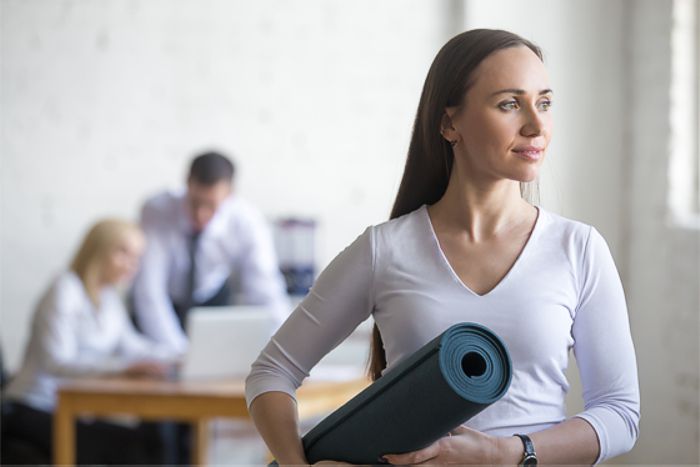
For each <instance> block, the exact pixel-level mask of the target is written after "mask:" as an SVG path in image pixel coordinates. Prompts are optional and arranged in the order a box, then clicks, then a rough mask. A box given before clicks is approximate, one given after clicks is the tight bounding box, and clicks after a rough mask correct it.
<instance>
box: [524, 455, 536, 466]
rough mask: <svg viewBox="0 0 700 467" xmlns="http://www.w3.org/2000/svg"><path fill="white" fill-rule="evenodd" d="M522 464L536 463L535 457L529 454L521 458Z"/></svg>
mask: <svg viewBox="0 0 700 467" xmlns="http://www.w3.org/2000/svg"><path fill="white" fill-rule="evenodd" d="M523 465H537V457H535V456H533V455H532V454H529V455H527V456H525V459H523Z"/></svg>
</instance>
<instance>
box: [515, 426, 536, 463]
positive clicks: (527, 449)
mask: <svg viewBox="0 0 700 467" xmlns="http://www.w3.org/2000/svg"><path fill="white" fill-rule="evenodd" d="M513 436H517V437H518V438H520V440H521V441H522V442H523V448H524V450H523V459H522V460H521V461H520V464H518V465H537V454H536V453H535V445H534V444H532V440H531V439H530V437H529V436H528V435H523V434H520V433H516V434H514V435H513Z"/></svg>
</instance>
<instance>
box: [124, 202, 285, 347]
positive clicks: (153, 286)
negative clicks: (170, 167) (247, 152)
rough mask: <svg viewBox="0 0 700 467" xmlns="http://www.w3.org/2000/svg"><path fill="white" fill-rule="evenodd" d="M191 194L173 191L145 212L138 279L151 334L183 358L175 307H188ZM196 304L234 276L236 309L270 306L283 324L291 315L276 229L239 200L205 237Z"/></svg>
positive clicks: (138, 301)
mask: <svg viewBox="0 0 700 467" xmlns="http://www.w3.org/2000/svg"><path fill="white" fill-rule="evenodd" d="M186 202H187V200H186V192H185V190H182V191H168V192H164V193H161V194H159V195H157V196H155V197H153V198H151V199H149V200H148V201H147V202H146V203H145V205H144V207H143V210H142V213H141V225H142V227H143V229H144V231H145V233H146V238H147V243H146V252H145V254H144V257H143V258H142V261H141V268H140V271H139V273H138V274H137V276H136V278H135V280H134V287H133V299H134V308H135V312H136V315H137V318H138V321H139V324H140V325H141V328H142V330H143V332H144V333H146V335H148V336H149V337H151V338H152V339H155V340H156V341H157V342H159V343H162V344H165V345H167V346H168V347H170V348H171V349H173V350H174V351H176V352H180V353H183V352H184V351H185V350H186V348H187V336H186V335H185V333H184V331H183V329H182V327H181V326H180V324H179V321H178V318H177V316H176V314H175V310H174V307H173V303H177V304H181V303H186V302H187V301H188V300H187V297H186V296H185V295H186V293H187V292H186V291H187V289H188V274H189V270H190V259H189V258H190V256H189V255H190V254H189V250H188V241H189V236H190V235H191V232H192V227H191V222H190V218H189V214H188V211H187V206H186ZM195 254H196V261H195V263H196V269H195V281H194V289H193V298H194V301H195V303H203V302H205V301H207V300H208V299H210V298H211V297H212V296H214V295H215V294H216V293H217V292H218V291H219V290H220V289H221V287H222V286H223V285H224V283H225V282H226V281H227V280H229V277H231V276H232V275H233V276H234V277H235V278H236V279H237V282H238V285H239V287H240V290H238V291H236V292H238V295H239V296H238V300H237V301H238V302H240V303H242V304H249V305H267V306H269V307H270V308H271V310H272V312H273V313H274V315H275V317H276V319H277V321H278V323H281V322H282V321H284V319H285V318H286V317H287V315H288V314H289V311H290V309H289V302H288V299H287V295H286V287H285V284H284V279H283V277H282V274H281V273H280V270H279V265H278V262H277V256H276V254H275V249H274V243H273V239H272V233H271V230H270V228H269V226H268V224H267V222H266V221H265V219H264V218H263V216H262V215H261V214H260V212H259V211H258V210H257V209H255V208H254V207H253V206H251V205H250V204H248V203H247V202H245V201H244V200H242V199H240V198H239V197H238V196H231V197H229V198H227V199H226V200H225V201H224V202H223V203H222V204H221V205H220V206H219V209H217V211H216V213H215V215H214V217H213V218H212V220H211V221H210V222H209V224H207V226H206V228H205V229H204V231H203V232H202V233H201V235H200V237H199V241H198V246H197V250H196V253H195Z"/></svg>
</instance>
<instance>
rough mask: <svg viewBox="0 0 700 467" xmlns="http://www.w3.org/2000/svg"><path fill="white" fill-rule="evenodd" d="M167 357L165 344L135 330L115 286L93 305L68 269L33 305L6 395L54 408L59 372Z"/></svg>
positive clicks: (109, 369)
mask: <svg viewBox="0 0 700 467" xmlns="http://www.w3.org/2000/svg"><path fill="white" fill-rule="evenodd" d="M168 358H170V355H169V354H168V351H167V350H165V349H163V348H161V347H158V346H156V345H155V344H153V343H151V342H150V341H148V340H146V338H144V337H142V336H141V335H140V334H138V333H137V332H136V330H135V329H134V327H133V325H132V323H131V321H130V319H129V317H128V315H127V312H126V309H125V307H124V304H123V302H122V299H121V297H120V296H119V293H118V292H117V290H116V289H114V288H112V287H106V288H104V289H102V293H101V295H100V306H99V308H97V309H96V308H95V306H94V305H93V304H92V302H91V301H90V299H89V297H88V295H87V292H86V290H85V288H84V287H83V283H82V281H81V280H80V279H79V278H78V276H77V275H76V274H75V273H73V272H71V271H67V272H64V273H62V274H60V275H59V276H58V277H57V278H56V279H55V280H54V282H53V283H52V284H51V286H50V287H49V289H48V291H47V292H46V293H45V294H44V296H43V297H42V298H41V300H40V302H39V304H38V306H37V308H36V310H35V313H34V316H33V318H32V328H31V336H30V338H29V343H28V345H27V347H26V349H25V354H24V360H23V363H22V367H21V369H20V370H19V372H18V373H17V375H16V376H15V377H14V378H13V379H12V381H11V382H10V384H9V385H8V387H7V390H6V396H7V397H8V398H10V399H15V400H20V401H23V402H25V403H26V404H28V405H31V406H33V407H36V408H39V409H43V410H52V409H53V407H54V405H55V397H56V388H57V383H58V379H59V378H64V377H79V376H87V375H97V374H108V373H114V372H119V371H122V370H124V369H126V368H127V367H128V366H129V365H130V364H132V363H133V362H135V361H137V360H142V359H149V360H154V359H161V360H166V359H168Z"/></svg>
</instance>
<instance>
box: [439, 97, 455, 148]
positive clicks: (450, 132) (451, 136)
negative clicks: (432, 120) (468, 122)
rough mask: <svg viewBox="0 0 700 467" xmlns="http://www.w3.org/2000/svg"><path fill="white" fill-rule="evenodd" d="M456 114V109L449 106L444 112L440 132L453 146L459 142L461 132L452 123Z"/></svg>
mask: <svg viewBox="0 0 700 467" xmlns="http://www.w3.org/2000/svg"><path fill="white" fill-rule="evenodd" d="M454 114H455V109H454V108H453V107H447V108H446V109H445V112H444V113H443V114H442V119H441V121H440V134H441V135H442V137H443V138H445V139H446V140H447V141H448V142H449V143H450V145H452V146H453V147H454V146H456V145H457V143H459V133H458V132H457V130H456V129H455V127H454V125H453V124H452V117H453V116H454Z"/></svg>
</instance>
